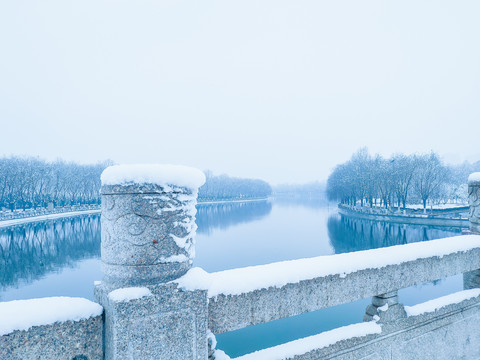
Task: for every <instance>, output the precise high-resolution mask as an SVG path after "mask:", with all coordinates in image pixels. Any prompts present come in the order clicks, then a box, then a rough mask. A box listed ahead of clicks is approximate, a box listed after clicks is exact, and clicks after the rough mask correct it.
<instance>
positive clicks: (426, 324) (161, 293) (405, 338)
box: [0, 166, 480, 360]
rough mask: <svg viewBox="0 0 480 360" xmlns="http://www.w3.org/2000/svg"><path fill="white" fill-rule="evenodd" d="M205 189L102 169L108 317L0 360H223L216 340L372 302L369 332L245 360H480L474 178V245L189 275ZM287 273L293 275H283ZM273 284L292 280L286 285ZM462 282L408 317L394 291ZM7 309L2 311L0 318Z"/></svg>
mask: <svg viewBox="0 0 480 360" xmlns="http://www.w3.org/2000/svg"><path fill="white" fill-rule="evenodd" d="M203 179H204V177H203V174H201V173H199V172H198V171H196V170H192V169H188V168H183V167H172V166H146V167H145V166H130V167H129V166H124V167H113V168H109V169H107V170H106V172H105V173H104V175H102V184H103V185H102V220H101V221H102V266H103V269H104V279H103V280H102V281H101V282H99V283H97V284H96V285H95V299H96V301H97V302H98V303H99V304H101V305H102V309H103V317H101V316H98V315H96V316H95V317H93V318H91V319H90V320H86V322H85V320H82V321H83V322H77V321H75V320H68V321H58V322H56V323H54V324H45V325H42V324H40V325H38V324H37V325H36V326H33V327H31V328H29V329H27V330H25V329H19V330H13V331H12V332H7V333H4V334H3V335H2V336H1V337H0V344H1V345H2V346H1V347H0V359H2V360H3V359H11V360H17V359H22V360H29V359H37V358H55V359H66V360H73V359H74V360H80V359H82V360H97V359H98V360H101V359H102V358H104V359H107V360H118V359H122V360H123V359H142V360H144V359H145V360H148V359H161V360H162V359H163V360H167V359H168V360H174V359H178V360H206V359H207V358H209V359H215V358H216V359H217V360H219V359H220V358H221V357H222V356H223V355H222V353H221V352H220V351H219V350H216V349H214V347H215V341H214V340H213V338H212V335H211V332H213V333H214V334H219V333H223V332H227V331H232V330H235V329H240V328H243V327H246V326H249V325H255V324H261V323H265V322H268V321H272V320H276V319H280V318H284V317H289V316H294V315H298V314H301V313H305V312H309V311H315V310H318V309H322V308H326V307H331V306H335V305H339V304H344V303H348V302H352V301H355V300H358V299H363V298H366V297H372V303H371V305H369V306H368V307H367V309H366V310H365V315H364V322H363V323H359V324H353V325H349V326H347V327H343V328H340V329H335V330H332V331H329V332H325V333H322V334H318V335H315V336H313V337H309V338H306V339H300V340H297V341H295V342H291V343H286V344H283V345H279V346H278V347H274V348H270V349H265V350H262V351H260V352H257V353H253V354H249V355H246V356H244V357H241V358H239V360H240V359H242V360H247V359H248V360H255V359H262V360H264V359H295V360H314V359H320V358H321V359H323V358H328V359H338V360H346V359H365V360H367V359H368V360H373V359H392V360H393V359H395V360H398V359H426V358H428V359H433V358H434V359H449V360H450V359H478V358H480V289H478V287H479V284H480V281H479V279H480V270H479V269H480V235H475V234H477V233H480V220H479V219H480V200H479V195H480V190H479V188H480V181H479V180H478V179H480V177H479V176H473V177H471V178H470V181H469V197H470V222H471V224H470V235H464V236H458V237H452V238H447V239H440V240H433V241H429V242H423V243H412V244H407V245H400V246H394V247H389V248H383V249H375V250H368V251H362V252H357V253H349V254H339V255H332V256H324V257H318V258H311V259H301V260H294V261H290V262H284V263H274V264H269V265H262V266H259V267H249V268H244V269H233V270H228V271H225V272H218V273H211V274H207V273H205V272H203V271H201V270H199V269H191V265H192V259H193V257H194V246H195V229H196V226H195V223H194V220H195V202H196V196H197V189H198V187H199V186H200V185H201V184H202V181H203ZM280 268H284V270H285V269H286V271H282V272H277V270H278V269H280ZM275 273H281V274H283V275H285V276H287V277H288V278H286V279H284V281H282V277H281V276H280V277H275V275H273V276H272V274H275ZM462 273H463V274H464V288H465V289H466V290H464V291H461V292H458V293H455V294H452V295H449V296H447V297H443V298H439V299H436V300H433V301H431V302H427V303H424V304H419V305H416V306H412V307H404V306H403V305H402V304H401V303H399V298H398V294H397V291H398V290H399V289H402V288H405V287H409V286H412V285H417V284H422V283H427V282H430V281H433V280H437V279H441V278H444V277H448V276H451V275H455V274H462ZM192 280H193V281H192ZM195 280H198V281H195ZM97 306H98V305H97ZM1 308H2V304H1V303H0V313H1ZM39 311H41V309H39ZM100 323H101V325H102V326H98V324H100ZM85 326H87V328H88V331H87V332H86V331H85ZM82 329H83V330H82ZM209 330H211V332H210V331H209ZM38 334H48V337H46V336H43V337H39V336H38ZM85 334H90V335H88V336H86V335H85ZM100 339H103V344H102V343H101V342H102V340H100ZM59 341H61V346H60V347H58V349H56V348H55V344H56V342H59ZM92 341H93V343H94V344H96V345H93V346H92ZM89 349H94V351H90V350H89ZM99 349H104V353H102V351H101V350H99ZM7 351H8V352H7ZM12 354H13V355H12ZM73 354H75V355H73ZM225 358H226V357H225V356H223V359H225Z"/></svg>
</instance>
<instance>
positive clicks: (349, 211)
mask: <svg viewBox="0 0 480 360" xmlns="http://www.w3.org/2000/svg"><path fill="white" fill-rule="evenodd" d="M338 210H339V212H340V214H343V215H347V216H353V217H356V218H359V219H366V220H375V221H385V222H393V223H400V224H412V225H433V226H454V227H465V228H467V227H469V224H470V223H469V220H468V218H467V217H464V215H463V214H467V213H468V208H466V209H465V211H463V208H462V209H461V210H462V211H458V212H453V213H449V214H446V213H445V211H443V212H439V213H438V214H435V215H431V214H429V215H425V214H422V213H405V214H403V213H398V212H392V211H387V210H379V209H371V208H358V207H355V206H349V205H344V204H339V205H338ZM465 216H466V215H465Z"/></svg>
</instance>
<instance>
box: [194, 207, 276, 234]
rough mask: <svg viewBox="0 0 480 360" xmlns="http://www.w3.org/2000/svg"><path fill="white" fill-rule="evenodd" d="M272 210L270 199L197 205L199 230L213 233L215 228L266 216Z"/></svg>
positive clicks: (204, 232) (202, 232)
mask: <svg viewBox="0 0 480 360" xmlns="http://www.w3.org/2000/svg"><path fill="white" fill-rule="evenodd" d="M271 211H272V203H271V202H270V201H269V200H261V201H247V202H228V203H211V204H202V203H199V204H198V205H197V220H196V222H197V225H198V230H197V232H198V233H200V234H206V235H209V234H211V232H212V230H214V229H221V230H226V229H228V228H229V227H230V226H232V225H237V224H242V223H248V222H251V221H254V220H260V219H262V218H264V217H266V216H267V215H268V214H270V212H271Z"/></svg>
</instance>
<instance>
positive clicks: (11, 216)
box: [0, 205, 100, 221]
mask: <svg viewBox="0 0 480 360" xmlns="http://www.w3.org/2000/svg"><path fill="white" fill-rule="evenodd" d="M88 210H100V205H72V206H63V207H56V208H51V209H49V208H37V209H26V210H15V211H0V221H5V220H15V219H25V218H29V217H35V216H43V215H52V214H62V213H67V212H75V211H88Z"/></svg>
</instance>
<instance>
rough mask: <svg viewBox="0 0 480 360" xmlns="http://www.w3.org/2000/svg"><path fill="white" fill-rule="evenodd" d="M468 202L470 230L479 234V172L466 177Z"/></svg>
mask: <svg viewBox="0 0 480 360" xmlns="http://www.w3.org/2000/svg"><path fill="white" fill-rule="evenodd" d="M468 204H469V205H470V217H469V218H470V231H471V232H472V233H478V234H480V172H477V173H473V174H471V175H470V176H469V177H468Z"/></svg>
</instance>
